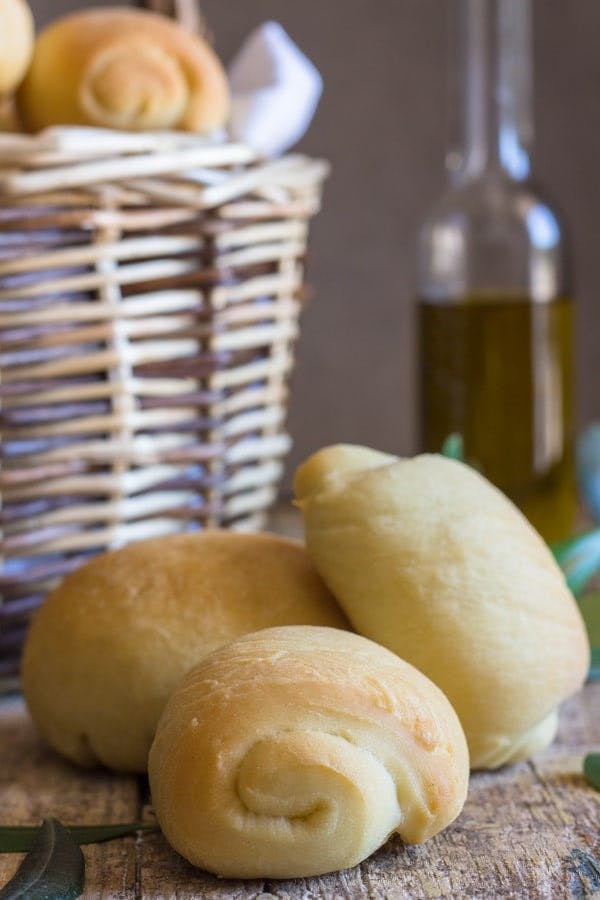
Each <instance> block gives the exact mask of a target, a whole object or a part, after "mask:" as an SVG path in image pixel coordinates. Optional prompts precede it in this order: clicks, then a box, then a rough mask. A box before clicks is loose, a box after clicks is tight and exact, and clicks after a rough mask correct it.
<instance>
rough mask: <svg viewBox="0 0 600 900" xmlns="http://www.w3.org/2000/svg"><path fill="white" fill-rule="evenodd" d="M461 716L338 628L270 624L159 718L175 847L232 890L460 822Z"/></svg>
mask: <svg viewBox="0 0 600 900" xmlns="http://www.w3.org/2000/svg"><path fill="white" fill-rule="evenodd" d="M468 773H469V761H468V752H467V747H466V742H465V738H464V734H463V732H462V729H461V727H460V723H459V721H458V718H457V716H456V714H455V712H454V710H453V709H452V707H451V706H450V704H449V703H448V701H447V700H446V698H445V697H444V695H443V694H442V692H441V691H440V690H439V689H438V688H437V687H436V686H435V685H434V684H432V682H431V681H429V680H428V679H427V678H425V676H424V675H422V674H421V673H420V672H418V671H417V670H416V669H414V668H413V667H412V666H410V665H409V664H408V663H406V662H404V661H403V660H401V659H399V658H398V657H397V656H396V655H395V654H393V653H390V652H389V651H388V650H385V649H384V648H383V647H380V646H379V645H377V644H374V643H373V642H372V641H368V640H367V639H366V638H363V637H360V636H359V635H355V634H351V633H348V632H344V631H339V630H336V629H331V628H315V627H306V626H305V627H287V628H270V629H267V630H265V631H259V632H256V633H255V634H250V635H246V636H245V637H242V638H239V639H238V640H236V641H234V642H233V643H231V644H229V645H228V646H227V647H223V648H222V649H221V650H217V651H216V652H215V653H213V654H211V655H210V656H208V657H206V658H205V659H204V660H203V662H202V663H200V665H199V666H197V667H196V668H195V669H193V670H192V671H191V672H190V673H189V674H188V675H187V677H186V678H185V679H184V681H183V683H182V684H181V686H180V687H179V688H178V689H177V691H176V692H175V693H174V694H173V696H172V697H171V698H170V700H169V702H168V704H167V706H166V708H165V711H164V713H163V715H162V717H161V720H160V723H159V726H158V729H157V732H156V738H155V740H154V743H153V745H152V750H151V751H150V760H149V776H150V785H151V789H152V799H153V803H154V808H155V811H156V814H157V817H158V821H159V823H160V825H161V828H162V829H163V831H164V833H165V836H166V837H167V840H168V841H169V842H170V843H171V844H172V846H173V847H174V848H175V849H176V850H177V851H178V852H179V853H181V854H182V855H183V856H185V858H186V859H188V860H189V861H190V862H192V863H193V864H194V865H196V866H199V867H201V868H204V869H208V871H210V872H214V873H216V874H217V875H222V876H225V877H231V878H302V877H308V876H311V875H320V874H322V873H325V872H331V871H334V870H337V869H344V868H347V867H348V866H353V865H356V864H357V863H359V862H360V861H361V860H363V859H365V858H366V857H367V856H369V854H371V853H373V851H375V850H376V849H377V848H378V847H380V846H381V845H382V844H383V843H384V842H385V841H386V840H387V838H388V837H389V835H390V834H391V833H392V832H394V831H398V833H399V834H400V836H401V837H402V838H403V840H405V841H407V842H409V843H421V842H422V841H425V840H427V838H429V837H432V836H433V835H434V834H437V832H438V831H440V830H441V829H442V828H445V827H446V825H448V824H449V823H450V822H452V821H453V820H454V819H455V818H456V816H458V814H459V813H460V811H461V809H462V807H463V804H464V801H465V797H466V793H467V782H468Z"/></svg>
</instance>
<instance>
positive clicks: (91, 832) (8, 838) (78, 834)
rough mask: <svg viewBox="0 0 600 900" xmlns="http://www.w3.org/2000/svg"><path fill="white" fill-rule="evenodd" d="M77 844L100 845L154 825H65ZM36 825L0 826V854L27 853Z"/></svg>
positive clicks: (152, 828) (33, 839) (36, 831)
mask: <svg viewBox="0 0 600 900" xmlns="http://www.w3.org/2000/svg"><path fill="white" fill-rule="evenodd" d="M64 827H65V828H66V829H67V831H68V832H69V834H70V835H71V837H72V838H73V840H74V841H76V842H77V843H78V844H100V843H102V842H103V841H112V840H114V839H115V838H120V837H127V836H128V835H131V834H136V833H137V832H138V831H155V830H156V825H144V824H142V822H127V823H122V824H119V825H66V826H64ZM39 830H40V829H39V826H38V825H0V853H27V851H28V850H31V847H32V846H33V843H34V841H35V838H36V837H37V834H38V832H39Z"/></svg>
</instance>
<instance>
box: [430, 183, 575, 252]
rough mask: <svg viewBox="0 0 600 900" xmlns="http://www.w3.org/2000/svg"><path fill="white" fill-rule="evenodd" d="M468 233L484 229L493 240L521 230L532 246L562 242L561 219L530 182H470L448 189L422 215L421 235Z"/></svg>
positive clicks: (548, 246) (563, 237) (553, 207)
mask: <svg viewBox="0 0 600 900" xmlns="http://www.w3.org/2000/svg"><path fill="white" fill-rule="evenodd" d="M440 226H441V227H443V228H444V230H447V229H451V230H455V231H462V232H468V231H469V230H470V229H473V230H477V231H478V232H480V231H481V229H488V230H489V231H490V235H491V236H495V238H496V239H497V240H500V239H501V237H502V232H503V229H505V230H508V231H511V232H512V231H517V232H518V231H521V232H522V237H523V239H525V240H526V241H531V243H532V244H533V245H534V246H536V247H541V248H543V249H549V248H551V247H558V246H559V245H560V244H561V243H563V242H564V240H565V225H564V222H563V219H562V216H561V215H560V213H559V212H558V210H557V209H556V206H555V205H554V204H553V203H552V201H551V200H550V199H549V198H548V197H546V196H545V194H544V192H543V191H542V190H541V189H540V188H539V187H538V186H537V185H536V184H535V183H533V182H530V181H515V180H513V179H510V178H502V179H500V178H495V179H491V178H481V179H472V180H469V181H466V182H464V183H462V184H457V185H452V186H450V187H449V188H448V189H447V190H446V191H445V192H444V193H443V194H442V196H441V197H440V198H439V200H438V201H437V203H436V204H435V205H434V206H433V208H432V209H431V210H430V212H429V214H428V215H427V216H426V218H425V220H424V222H423V225H422V232H423V233H425V234H426V233H427V231H431V230H433V229H435V228H438V227H440Z"/></svg>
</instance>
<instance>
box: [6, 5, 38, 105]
mask: <svg viewBox="0 0 600 900" xmlns="http://www.w3.org/2000/svg"><path fill="white" fill-rule="evenodd" d="M33 40H34V34H33V16H32V15H31V10H30V9H29V6H28V5H27V3H26V2H25V0H0V98H1V97H2V95H3V94H11V93H12V92H13V91H14V90H16V88H17V87H18V86H19V84H20V82H21V80H22V78H23V76H24V75H25V72H26V70H27V66H28V65H29V61H30V60H31V54H32V52H33Z"/></svg>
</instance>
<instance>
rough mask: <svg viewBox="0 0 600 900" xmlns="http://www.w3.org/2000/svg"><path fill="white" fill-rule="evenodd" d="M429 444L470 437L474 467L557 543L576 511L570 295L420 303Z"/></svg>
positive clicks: (424, 425)
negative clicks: (535, 299) (541, 300)
mask: <svg viewBox="0 0 600 900" xmlns="http://www.w3.org/2000/svg"><path fill="white" fill-rule="evenodd" d="M419 317H420V330H421V347H422V359H421V365H422V373H421V385H422V391H423V398H422V399H423V419H422V423H421V425H422V438H423V443H424V445H425V446H426V447H427V448H429V449H439V448H440V447H441V446H442V444H443V442H444V440H445V438H446V437H447V436H448V435H449V434H452V433H460V434H461V435H462V436H463V440H464V445H465V450H466V454H467V461H468V462H469V463H470V464H471V465H472V466H474V467H475V468H477V469H480V470H481V471H482V472H484V473H485V475H486V476H487V477H488V478H489V479H490V480H491V481H493V482H494V483H495V484H496V485H498V487H500V488H501V489H502V490H503V491H504V492H505V493H506V494H508V496H509V497H511V499H512V500H514V501H515V503H517V505H518V506H519V507H520V508H521V509H522V510H523V512H524V513H525V515H527V516H528V518H529V519H530V521H531V522H532V523H533V525H535V527H536V528H537V529H538V531H540V533H542V534H543V535H544V537H546V539H547V540H549V541H555V540H559V539H560V538H562V537H564V536H565V535H568V533H569V532H570V530H571V528H572V526H573V519H574V513H575V491H574V476H573V458H572V446H571V444H572V442H571V431H572V424H571V420H572V410H571V395H572V384H571V348H572V343H573V342H572V304H571V301H570V299H568V298H566V297H561V298H558V299H556V300H554V301H551V302H549V303H541V304H537V303H532V302H531V299H530V298H529V297H518V296H515V297H511V296H504V297H494V296H469V297H465V298H464V299H463V300H459V301H456V302H453V303H435V302H428V301H427V300H426V299H421V301H420V304H419Z"/></svg>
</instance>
